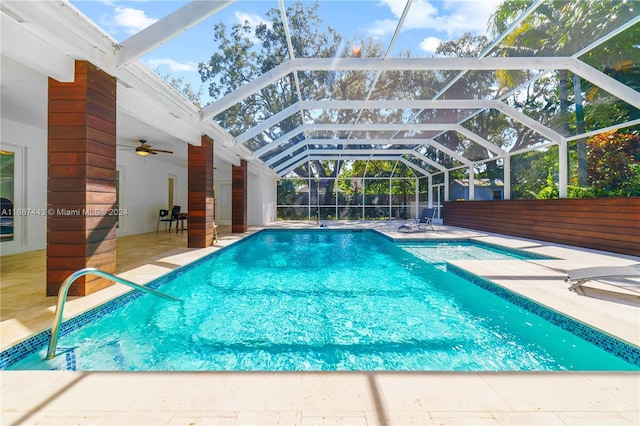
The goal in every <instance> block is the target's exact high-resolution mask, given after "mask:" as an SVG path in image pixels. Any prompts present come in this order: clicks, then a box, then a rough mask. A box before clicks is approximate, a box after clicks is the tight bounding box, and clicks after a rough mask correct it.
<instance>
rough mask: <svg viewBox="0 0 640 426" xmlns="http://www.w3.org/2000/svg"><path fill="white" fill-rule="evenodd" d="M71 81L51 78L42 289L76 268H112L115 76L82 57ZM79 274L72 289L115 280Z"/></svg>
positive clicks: (85, 290)
mask: <svg viewBox="0 0 640 426" xmlns="http://www.w3.org/2000/svg"><path fill="white" fill-rule="evenodd" d="M75 70H76V71H75V81H74V82H73V83H60V82H58V81H56V80H53V79H51V78H50V79H49V112H48V121H49V129H48V157H47V158H48V168H47V173H48V180H47V209H48V212H47V213H48V214H47V296H55V295H57V294H58V289H59V287H60V284H62V281H64V279H65V278H66V277H67V276H68V275H69V274H71V273H72V272H75V271H77V270H78V269H82V268H86V267H95V268H98V269H101V270H103V271H106V272H109V273H115V271H116V217H115V215H113V214H112V212H111V211H110V210H111V209H112V208H113V207H114V205H115V202H116V181H115V179H116V80H115V78H113V77H111V76H110V75H108V74H106V73H105V72H103V71H102V70H100V69H98V68H96V67H95V66H93V65H92V64H90V63H88V62H85V61H77V62H76V65H75ZM112 284H113V283H112V281H109V280H106V279H104V278H99V277H95V276H90V275H89V276H84V277H81V278H79V279H78V280H76V281H75V284H74V285H73V286H72V287H71V289H70V291H69V295H73V296H84V295H87V294H90V293H93V292H95V291H97V290H100V289H102V288H104V287H108V286H110V285H112Z"/></svg>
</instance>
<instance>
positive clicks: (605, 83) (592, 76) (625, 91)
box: [568, 59, 640, 108]
mask: <svg viewBox="0 0 640 426" xmlns="http://www.w3.org/2000/svg"><path fill="white" fill-rule="evenodd" d="M568 69H569V71H571V72H573V73H574V74H576V75H579V76H580V77H582V78H584V79H585V80H588V81H590V82H591V83H593V84H595V85H596V86H598V87H600V88H601V89H603V90H606V91H607V92H609V93H611V94H612V95H613V96H615V97H616V98H618V99H620V100H623V101H625V102H626V103H628V104H629V105H631V106H634V107H635V108H640V92H636V91H635V90H633V89H632V88H631V87H629V86H627V85H626V84H623V83H620V82H619V81H618V80H616V79H614V78H611V77H609V76H608V75H606V74H605V73H603V72H601V71H599V70H597V69H595V68H594V67H592V66H591V65H587V64H586V63H584V62H582V61H581V60H579V59H571V61H570V62H569V68H568Z"/></svg>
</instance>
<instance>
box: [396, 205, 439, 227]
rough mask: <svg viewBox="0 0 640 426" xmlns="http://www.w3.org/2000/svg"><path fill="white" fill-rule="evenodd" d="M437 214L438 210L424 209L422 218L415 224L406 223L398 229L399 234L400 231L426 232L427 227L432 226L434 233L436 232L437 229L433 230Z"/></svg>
mask: <svg viewBox="0 0 640 426" xmlns="http://www.w3.org/2000/svg"><path fill="white" fill-rule="evenodd" d="M435 213H436V209H423V210H422V213H421V214H420V218H419V219H418V220H417V221H416V222H414V223H405V224H404V225H400V226H399V227H398V232H400V231H406V232H413V231H416V230H417V231H426V230H427V227H428V226H430V227H431V230H432V231H435V229H433V216H434V215H435Z"/></svg>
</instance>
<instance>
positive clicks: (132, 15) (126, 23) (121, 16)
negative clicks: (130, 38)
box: [113, 7, 157, 34]
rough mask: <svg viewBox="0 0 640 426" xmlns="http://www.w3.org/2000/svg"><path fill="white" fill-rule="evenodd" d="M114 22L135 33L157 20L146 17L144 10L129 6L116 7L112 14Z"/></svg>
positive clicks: (128, 31) (130, 32)
mask: <svg viewBox="0 0 640 426" xmlns="http://www.w3.org/2000/svg"><path fill="white" fill-rule="evenodd" d="M113 20H114V24H115V25H116V26H118V27H122V28H124V30H125V31H126V32H127V33H129V34H135V33H137V32H138V31H140V30H142V29H145V28H146V27H148V26H149V25H151V24H153V23H154V22H156V21H157V19H155V18H150V17H148V16H147V15H146V14H145V13H144V10H139V9H131V8H129V7H116V8H115V10H114V15H113Z"/></svg>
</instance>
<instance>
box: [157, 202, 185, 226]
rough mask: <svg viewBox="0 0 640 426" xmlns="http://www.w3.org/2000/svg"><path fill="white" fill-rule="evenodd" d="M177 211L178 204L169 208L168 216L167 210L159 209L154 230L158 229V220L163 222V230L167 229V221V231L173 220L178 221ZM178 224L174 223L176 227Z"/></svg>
mask: <svg viewBox="0 0 640 426" xmlns="http://www.w3.org/2000/svg"><path fill="white" fill-rule="evenodd" d="M178 213H180V206H173V208H172V209H171V216H169V210H165V209H160V214H159V215H158V225H157V226H156V232H158V230H159V229H160V222H164V230H165V231H166V230H167V223H169V231H171V225H172V224H173V222H177V221H178ZM177 226H178V225H177V224H176V227H177Z"/></svg>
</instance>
